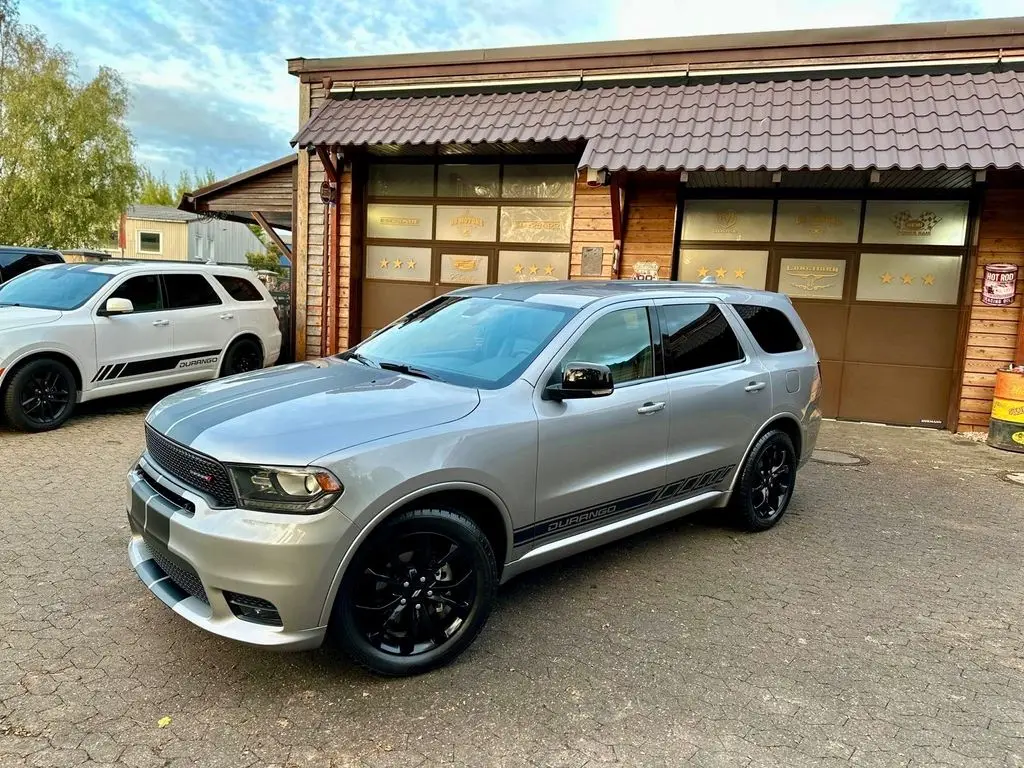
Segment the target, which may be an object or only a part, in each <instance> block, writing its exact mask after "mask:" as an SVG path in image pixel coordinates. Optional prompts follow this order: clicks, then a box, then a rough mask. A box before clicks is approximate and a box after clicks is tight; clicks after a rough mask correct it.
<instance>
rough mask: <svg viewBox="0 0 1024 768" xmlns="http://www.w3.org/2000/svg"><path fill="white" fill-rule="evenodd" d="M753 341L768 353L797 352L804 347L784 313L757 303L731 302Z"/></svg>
mask: <svg viewBox="0 0 1024 768" xmlns="http://www.w3.org/2000/svg"><path fill="white" fill-rule="evenodd" d="M733 308H734V309H735V310H736V312H737V313H739V316H740V317H741V318H743V322H744V324H745V325H746V326H747V330H749V331H750V335H751V336H753V337H754V341H756V342H757V345H758V346H759V347H761V349H762V350H764V351H765V352H767V353H768V354H769V355H781V354H784V353H786V352H799V351H800V350H801V349H803V348H804V343H803V341H802V340H801V339H800V334H799V333H797V332H796V329H795V328H794V327H793V324H792V323H791V322H789V318H788V317H786V315H785V313H783V312H781V311H779V310H777V309H775V308H773V307H761V306H758V305H757V304H733Z"/></svg>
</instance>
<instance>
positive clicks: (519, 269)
mask: <svg viewBox="0 0 1024 768" xmlns="http://www.w3.org/2000/svg"><path fill="white" fill-rule="evenodd" d="M513 270H514V271H515V273H516V274H517V275H521V274H523V265H522V264H516V265H515V266H514V267H513Z"/></svg>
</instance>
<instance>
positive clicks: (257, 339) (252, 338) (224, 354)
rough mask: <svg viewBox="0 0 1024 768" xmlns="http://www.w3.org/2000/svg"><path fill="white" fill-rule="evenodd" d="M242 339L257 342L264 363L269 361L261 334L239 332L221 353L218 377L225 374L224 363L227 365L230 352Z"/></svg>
mask: <svg viewBox="0 0 1024 768" xmlns="http://www.w3.org/2000/svg"><path fill="white" fill-rule="evenodd" d="M240 341H251V342H253V343H255V344H256V346H257V347H259V350H260V359H261V361H262V363H263V364H266V362H267V349H266V347H265V346H264V345H263V340H262V339H261V338H260V337H259V336H257V335H256V334H255V333H250V332H248V331H243V332H242V333H239V334H238V335H237V336H234V337H232V339H231V341H229V342H228V343H227V344H226V345H225V346H224V351H223V352H221V355H220V363H218V365H217V378H220V377H221V376H224V365H225V363H227V360H228V353H229V352H230V351H231V349H232V348H233V347H234V346H235V345H236V344H238V343H239V342H240Z"/></svg>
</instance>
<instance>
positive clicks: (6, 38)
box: [0, 0, 139, 248]
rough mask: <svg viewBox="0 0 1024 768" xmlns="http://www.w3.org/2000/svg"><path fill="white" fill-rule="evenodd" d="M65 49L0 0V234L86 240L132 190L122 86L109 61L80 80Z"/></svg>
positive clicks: (35, 241) (104, 233)
mask: <svg viewBox="0 0 1024 768" xmlns="http://www.w3.org/2000/svg"><path fill="white" fill-rule="evenodd" d="M75 72H76V64H75V61H74V60H73V58H72V57H71V56H70V55H69V54H68V53H67V52H65V51H63V50H61V49H60V48H55V47H51V46H49V45H47V43H46V40H45V39H44V38H43V36H42V35H41V34H40V33H39V31H38V30H36V29H35V28H33V27H29V26H26V25H23V24H20V23H19V21H18V14H17V6H16V4H15V0H0V243H4V244H12V245H43V246H50V247H54V248H74V247H80V246H95V245H99V244H101V243H106V242H109V239H110V233H111V231H113V230H114V229H116V227H117V221H118V218H119V216H120V214H121V213H122V211H124V209H125V208H126V207H127V205H128V204H129V203H130V202H131V201H132V200H133V199H135V197H136V190H137V187H138V183H139V170H138V166H137V165H136V163H135V158H134V154H133V145H132V138H131V134H130V133H129V131H128V128H127V127H126V125H125V118H126V116H127V113H128V89H127V87H126V86H125V84H124V82H123V81H122V79H121V77H120V76H119V75H118V74H117V72H115V71H114V70H112V69H108V68H105V67H104V68H101V69H100V70H99V72H98V73H97V74H96V76H95V77H94V78H93V79H92V80H89V81H88V82H83V81H82V80H81V79H80V78H79V77H78V76H77V75H76V74H75Z"/></svg>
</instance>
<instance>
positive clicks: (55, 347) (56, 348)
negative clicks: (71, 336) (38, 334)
mask: <svg viewBox="0 0 1024 768" xmlns="http://www.w3.org/2000/svg"><path fill="white" fill-rule="evenodd" d="M46 354H56V355H62V356H63V357H66V358H68V359H69V360H71V362H73V363H74V364H75V367H76V368H78V376H79V378H81V379H83V386H84V384H85V382H87V381H88V379H86V373H85V370H86V369H85V366H84V365H83V364H82V360H81V358H80V357H79V356H78V355H77V354H75V352H74V351H73V350H72V349H71V348H70V347H65V346H63V345H61V344H58V343H54V342H52V341H49V342H35V343H34V344H29V345H28V346H27V347H23V348H21V349H19V350H18V351H17V353H16V355H17V356H16V357H14V358H12V359H11V360H10V361H9V362H8V363H7V364H6V365H5V366H4V369H3V371H2V372H0V387H3V384H4V381H5V379H6V378H7V375H8V374H9V373H10V372H11V371H13V370H14V369H15V368H16V367H17V366H18V365H19V364H20V363H21V361H23V360H25V359H26V358H28V357H34V356H37V355H46ZM82 394H83V393H82V387H79V390H78V402H83V399H82Z"/></svg>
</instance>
